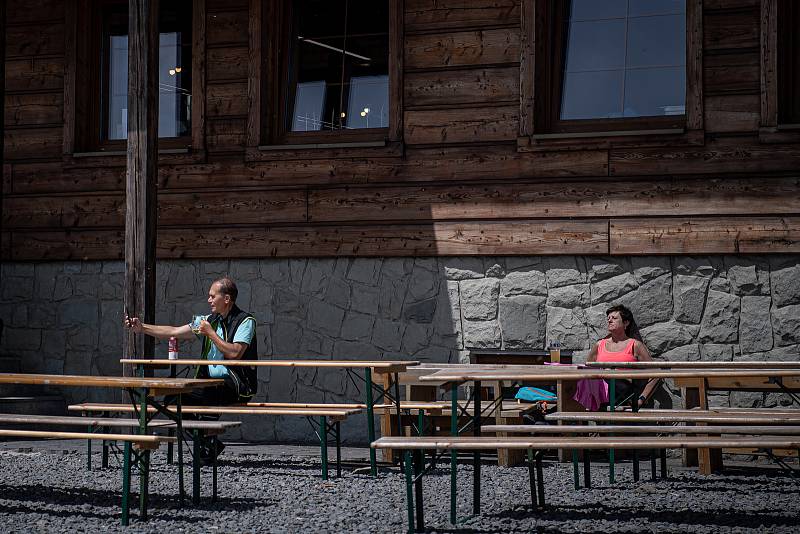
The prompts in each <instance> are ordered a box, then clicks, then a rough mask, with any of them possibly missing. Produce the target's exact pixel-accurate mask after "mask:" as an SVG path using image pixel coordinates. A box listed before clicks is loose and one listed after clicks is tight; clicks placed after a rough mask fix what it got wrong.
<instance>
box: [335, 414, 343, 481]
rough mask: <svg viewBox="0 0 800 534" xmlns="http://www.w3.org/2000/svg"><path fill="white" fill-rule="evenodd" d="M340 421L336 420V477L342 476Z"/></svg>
mask: <svg viewBox="0 0 800 534" xmlns="http://www.w3.org/2000/svg"><path fill="white" fill-rule="evenodd" d="M340 425H341V423H340V421H336V425H335V428H334V431H335V432H336V478H342V428H341V426H340Z"/></svg>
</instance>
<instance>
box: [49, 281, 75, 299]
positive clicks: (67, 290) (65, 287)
mask: <svg viewBox="0 0 800 534" xmlns="http://www.w3.org/2000/svg"><path fill="white" fill-rule="evenodd" d="M69 298H72V279H71V278H70V277H69V276H65V275H58V276H57V277H56V281H55V284H54V285H53V300H55V301H59V300H66V299H69Z"/></svg>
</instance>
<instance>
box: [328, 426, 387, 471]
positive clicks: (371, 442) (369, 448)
mask: <svg viewBox="0 0 800 534" xmlns="http://www.w3.org/2000/svg"><path fill="white" fill-rule="evenodd" d="M370 443H372V442H370ZM319 450H320V455H321V456H322V480H328V418H327V417H325V416H324V415H323V416H320V418H319ZM369 450H371V451H373V450H375V449H373V448H372V447H370V448H369Z"/></svg>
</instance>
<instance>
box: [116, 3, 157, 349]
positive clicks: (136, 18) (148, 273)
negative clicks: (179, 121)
mask: <svg viewBox="0 0 800 534" xmlns="http://www.w3.org/2000/svg"><path fill="white" fill-rule="evenodd" d="M158 2H159V0H128V162H127V165H128V168H127V176H126V209H125V308H126V310H128V313H130V314H131V315H133V316H136V317H140V318H141V319H142V320H143V321H144V322H146V323H153V322H154V319H155V282H156V215H157V211H156V202H157V199H156V195H157V194H156V187H157V172H158V161H157V158H158V41H159V35H158ZM124 343H125V346H124V348H123V349H124V354H125V356H126V357H128V358H143V357H145V356H151V355H152V354H153V338H150V337H145V336H141V335H134V334H132V333H131V332H128V335H127V336H125V341H124Z"/></svg>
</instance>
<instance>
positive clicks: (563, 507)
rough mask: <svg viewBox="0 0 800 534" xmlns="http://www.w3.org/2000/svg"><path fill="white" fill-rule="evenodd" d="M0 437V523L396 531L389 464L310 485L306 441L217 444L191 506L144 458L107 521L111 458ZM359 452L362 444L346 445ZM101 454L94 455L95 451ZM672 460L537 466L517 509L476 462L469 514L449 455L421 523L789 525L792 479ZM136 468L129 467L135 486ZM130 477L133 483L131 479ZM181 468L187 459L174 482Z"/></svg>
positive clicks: (517, 493)
mask: <svg viewBox="0 0 800 534" xmlns="http://www.w3.org/2000/svg"><path fill="white" fill-rule="evenodd" d="M2 445H3V447H0V532H71V531H92V532H96V531H125V532H159V533H161V532H167V531H169V532H173V533H174V532H403V531H404V530H405V526H406V503H405V486H404V482H403V478H402V476H401V475H400V474H399V473H398V472H397V471H396V470H393V471H392V470H384V471H382V473H381V475H380V476H379V477H378V478H377V479H372V478H371V477H369V476H368V475H365V474H357V473H354V472H353V469H352V466H349V467H348V468H347V469H345V473H344V476H343V477H342V478H341V479H335V478H333V479H331V480H329V481H328V482H323V481H322V480H321V479H320V477H319V462H318V459H317V457H316V455H315V449H314V448H313V447H312V448H300V447H298V448H291V447H253V446H250V447H236V446H229V447H228V449H227V450H226V451H225V454H223V456H222V462H221V465H220V478H219V487H220V500H219V502H217V503H214V504H212V503H210V502H209V498H208V496H209V494H210V487H211V470H210V469H205V470H204V473H203V481H204V484H205V485H206V486H205V488H206V489H205V490H204V493H205V495H204V499H203V502H202V504H201V505H200V506H198V507H194V506H192V505H191V503H190V502H189V503H187V505H186V506H185V507H184V508H180V507H179V506H178V502H177V499H176V493H177V470H176V467H175V466H174V465H166V464H165V456H164V454H163V452H161V453H157V454H156V455H155V456H154V460H153V466H152V471H151V473H152V477H151V506H150V514H151V517H150V519H149V520H148V521H147V522H145V523H142V522H139V521H138V517H137V515H138V512H136V511H135V510H134V511H133V512H132V516H133V517H132V522H131V526H130V527H129V528H127V529H125V528H122V527H120V526H119V513H120V510H119V504H120V487H121V474H120V470H119V469H118V468H117V467H115V465H116V464H115V463H114V461H113V460H112V467H110V468H108V469H95V470H94V471H92V472H87V471H86V468H85V456H84V454H83V452H82V451H81V448H80V446H78V445H74V446H71V447H67V448H63V449H59V448H53V446H52V445H50V446H36V445H34V446H25V447H20V446H17V447H14V446H13V444H9V443H5V444H2ZM348 454H349V456H351V457H357V458H363V457H365V456H366V451H364V450H363V449H356V450H349V451H348ZM94 461H95V465H97V466H99V465H100V456H99V454H95V455H94ZM672 464H674V462H671V467H670V475H671V478H670V479H669V480H666V481H661V480H659V481H655V482H654V481H650V480H649V471H648V469H647V467H648V465H647V464H646V463H642V468H643V473H644V474H645V475H646V476H645V477H644V480H642V481H640V482H637V483H634V482H633V481H632V477H631V471H630V464H623V465H618V467H617V483H616V484H614V485H613V486H609V484H608V478H607V470H606V469H605V468H604V466H603V465H595V466H594V469H593V484H594V487H593V488H592V489H591V490H586V489H583V490H580V491H577V492H576V491H574V490H573V489H572V469H571V465H569V464H556V463H554V462H546V463H545V479H546V491H547V499H548V505H549V506H548V509H547V511H546V512H544V513H539V514H536V513H533V512H532V511H531V509H530V507H529V506H528V503H529V493H528V480H527V470H526V469H525V468H499V467H497V466H494V465H490V464H485V465H484V466H483V467H482V471H483V478H482V480H483V492H482V497H483V510H484V515H482V516H481V517H472V518H467V516H468V515H469V513H470V511H471V506H472V499H471V476H472V469H471V466H469V465H467V464H464V465H460V466H459V470H458V478H459V484H460V487H461V488H462V489H461V492H460V496H459V497H460V498H459V514H460V516H461V517H462V518H464V519H463V521H462V522H461V523H459V525H458V527H457V528H455V529H454V528H452V527H451V525H450V524H449V522H448V520H449V500H448V496H449V480H450V476H449V470H448V469H445V468H441V469H437V470H435V471H434V472H433V473H431V474H430V475H428V476H426V477H425V514H426V523H427V527H428V529H429V531H431V532H453V531H456V532H531V531H551V532H555V531H557V532H596V531H605V532H642V531H645V532H649V531H653V532H655V531H658V532H689V531H691V532H696V533H700V532H709V533H710V532H714V533H718V532H797V531H798V530H800V482H798V481H797V480H794V479H792V478H789V477H787V476H785V475H783V474H782V473H780V472H779V471H777V470H775V469H772V468H769V467H766V466H764V467H762V468H753V467H752V466H751V467H749V468H747V469H734V470H731V471H730V472H729V473H727V474H726V475H724V476H711V477H701V476H699V475H697V474H696V473H695V472H694V471H693V470H686V469H681V468H680V467H678V466H676V465H672ZM136 484H138V479H137V478H134V485H136ZM134 487H138V486H134ZM190 488H191V477H190V475H189V471H188V470H187V489H189V490H190Z"/></svg>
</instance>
